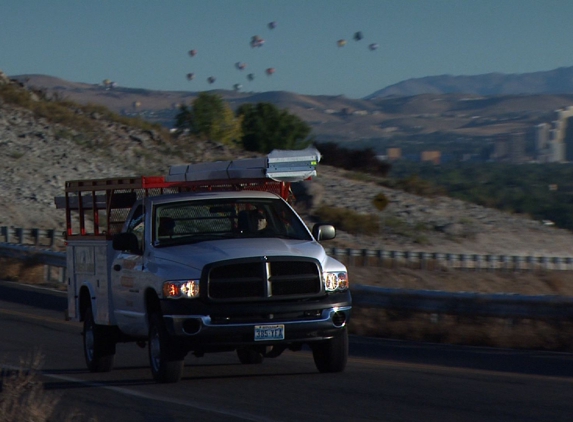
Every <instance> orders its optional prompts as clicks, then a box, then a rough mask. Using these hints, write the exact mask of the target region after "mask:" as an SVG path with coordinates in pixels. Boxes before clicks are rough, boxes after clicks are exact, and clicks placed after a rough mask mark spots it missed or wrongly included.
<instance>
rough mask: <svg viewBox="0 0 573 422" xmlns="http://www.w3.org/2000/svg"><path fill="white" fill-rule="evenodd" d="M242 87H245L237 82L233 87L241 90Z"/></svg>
mask: <svg viewBox="0 0 573 422" xmlns="http://www.w3.org/2000/svg"><path fill="white" fill-rule="evenodd" d="M242 87H243V85H241V84H235V85H233V89H234V90H235V91H239V90H240V89H241V88H242Z"/></svg>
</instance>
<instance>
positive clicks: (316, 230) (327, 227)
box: [312, 223, 336, 241]
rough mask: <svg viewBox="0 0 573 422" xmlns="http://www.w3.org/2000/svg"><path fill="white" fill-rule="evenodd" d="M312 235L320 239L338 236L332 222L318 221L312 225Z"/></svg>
mask: <svg viewBox="0 0 573 422" xmlns="http://www.w3.org/2000/svg"><path fill="white" fill-rule="evenodd" d="M312 235H313V236H314V238H315V239H316V240H318V241H320V240H330V239H334V238H335V237H336V229H335V228H334V226H332V225H331V224H322V223H318V224H315V225H314V226H313V227H312Z"/></svg>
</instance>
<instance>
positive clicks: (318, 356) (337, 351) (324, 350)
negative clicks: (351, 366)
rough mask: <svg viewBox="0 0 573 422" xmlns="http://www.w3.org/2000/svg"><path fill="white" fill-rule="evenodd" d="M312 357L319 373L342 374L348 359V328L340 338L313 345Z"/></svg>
mask: <svg viewBox="0 0 573 422" xmlns="http://www.w3.org/2000/svg"><path fill="white" fill-rule="evenodd" d="M311 348H312V357H313V358H314V364H315V365H316V368H317V369H318V370H319V372H323V373H325V372H342V371H344V368H345V367H346V361H347V359H348V332H347V331H346V327H345V328H344V330H343V331H342V333H340V334H339V335H338V336H336V337H334V338H332V339H330V340H327V341H324V342H319V343H313V344H312V345H311Z"/></svg>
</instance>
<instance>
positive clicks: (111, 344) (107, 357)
mask: <svg viewBox="0 0 573 422" xmlns="http://www.w3.org/2000/svg"><path fill="white" fill-rule="evenodd" d="M106 328H107V327H104V326H101V325H98V324H96V323H95V322H94V316H93V312H92V308H91V307H89V308H87V309H86V315H85V318H84V331H83V333H82V334H83V337H84V356H85V359H86V365H87V367H88V369H89V370H90V371H91V372H109V371H111V369H112V367H113V360H114V357H115V341H114V340H113V339H112V338H111V336H110V335H109V334H110V333H109V332H108V330H106Z"/></svg>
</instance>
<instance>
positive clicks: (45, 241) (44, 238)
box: [0, 226, 61, 248]
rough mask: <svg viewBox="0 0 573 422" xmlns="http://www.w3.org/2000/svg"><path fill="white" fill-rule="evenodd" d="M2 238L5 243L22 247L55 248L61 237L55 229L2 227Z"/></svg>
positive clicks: (0, 232) (0, 230) (0, 233)
mask: <svg viewBox="0 0 573 422" xmlns="http://www.w3.org/2000/svg"><path fill="white" fill-rule="evenodd" d="M0 236H1V239H2V241H3V242H4V243H16V244H20V245H26V244H32V245H34V246H47V247H50V248H52V247H54V246H55V243H56V239H58V238H60V237H61V235H60V234H59V233H58V232H57V230H55V229H35V228H34V229H23V228H21V227H7V226H2V227H0Z"/></svg>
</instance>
